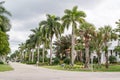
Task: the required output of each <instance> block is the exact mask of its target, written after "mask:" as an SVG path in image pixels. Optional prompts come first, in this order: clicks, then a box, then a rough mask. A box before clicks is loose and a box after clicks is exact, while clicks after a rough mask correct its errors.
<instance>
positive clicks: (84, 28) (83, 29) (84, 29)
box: [80, 22, 95, 68]
mask: <svg viewBox="0 0 120 80" xmlns="http://www.w3.org/2000/svg"><path fill="white" fill-rule="evenodd" d="M94 32H95V27H94V25H92V24H90V23H88V22H84V23H82V24H81V25H80V35H81V36H82V37H83V38H84V43H85V56H86V57H85V58H86V60H85V66H84V67H85V68H89V61H90V59H89V53H90V52H89V48H90V39H91V37H92V34H93V33H94Z"/></svg>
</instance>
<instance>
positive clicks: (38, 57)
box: [37, 46, 40, 63]
mask: <svg viewBox="0 0 120 80" xmlns="http://www.w3.org/2000/svg"><path fill="white" fill-rule="evenodd" d="M39 54H40V53H39V46H37V62H38V63H39V59H40V55H39Z"/></svg>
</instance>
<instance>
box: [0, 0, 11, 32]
mask: <svg viewBox="0 0 120 80" xmlns="http://www.w3.org/2000/svg"><path fill="white" fill-rule="evenodd" d="M4 3H5V2H4V1H2V2H0V30H1V31H3V32H6V31H9V30H10V28H11V25H10V20H9V19H8V17H7V16H11V13H10V12H8V11H7V10H6V9H5V7H3V4H4ZM6 15H7V16H6Z"/></svg>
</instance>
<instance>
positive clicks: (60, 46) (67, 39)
mask: <svg viewBox="0 0 120 80" xmlns="http://www.w3.org/2000/svg"><path fill="white" fill-rule="evenodd" d="M53 45H55V48H54V49H55V51H56V56H57V57H59V58H61V59H63V55H65V56H64V57H66V58H67V57H70V53H68V52H67V50H69V49H70V47H71V35H66V36H62V37H60V38H59V39H58V40H56V41H55V42H54V43H53Z"/></svg>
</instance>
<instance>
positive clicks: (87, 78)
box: [0, 63, 120, 80]
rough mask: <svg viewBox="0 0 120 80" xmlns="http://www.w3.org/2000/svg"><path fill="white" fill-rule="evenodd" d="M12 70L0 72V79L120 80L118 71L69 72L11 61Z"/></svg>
mask: <svg viewBox="0 0 120 80" xmlns="http://www.w3.org/2000/svg"><path fill="white" fill-rule="evenodd" d="M11 66H12V67H13V68H14V70H13V71H8V72H0V80H120V72H112V73H110V72H70V71H60V70H51V69H46V68H41V67H36V66H32V65H25V64H20V63H11Z"/></svg>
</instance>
